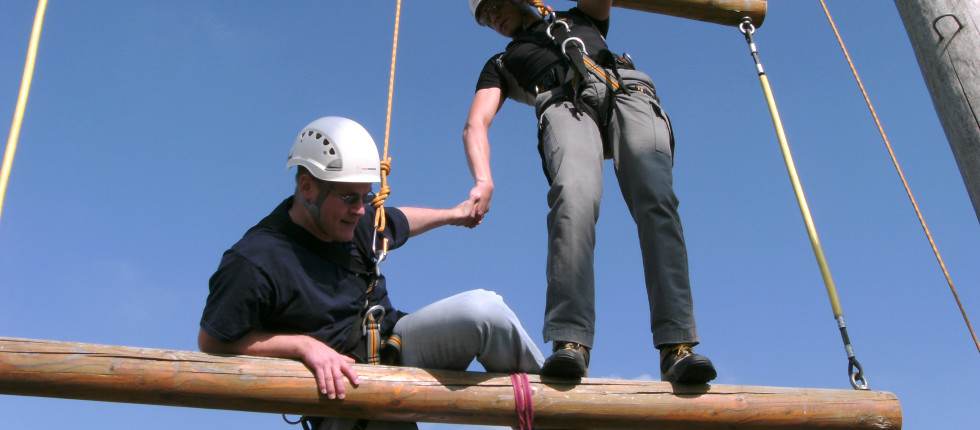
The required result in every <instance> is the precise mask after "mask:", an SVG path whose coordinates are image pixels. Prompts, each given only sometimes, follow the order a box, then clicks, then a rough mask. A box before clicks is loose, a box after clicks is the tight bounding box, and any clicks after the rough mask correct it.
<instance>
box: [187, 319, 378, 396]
mask: <svg viewBox="0 0 980 430" xmlns="http://www.w3.org/2000/svg"><path fill="white" fill-rule="evenodd" d="M197 347H198V348H199V349H200V350H201V351H203V352H207V353H212V354H244V355H257V356H261V357H274V358H292V359H299V360H302V361H303V363H304V364H306V366H307V367H309V368H310V370H311V371H313V375H314V376H316V385H317V388H318V389H319V390H320V393H322V394H326V395H327V397H329V398H331V399H334V398H339V399H343V398H344V396H345V394H346V392H347V389H346V387H345V384H344V379H345V378H346V379H348V380H350V383H351V385H354V386H357V385H358V384H360V380H359V379H358V377H357V372H355V371H354V368H353V367H351V364H353V363H354V359H353V358H350V357H348V356H346V355H343V354H341V353H339V352H337V351H336V350H335V349H333V348H331V347H329V346H327V345H326V344H324V343H323V342H320V341H319V340H316V339H314V338H312V337H309V336H306V335H299V334H296V335H289V334H272V333H264V332H258V331H253V332H250V333H248V334H246V335H245V337H243V338H241V339H239V340H237V341H235V342H232V343H227V342H222V341H220V340H218V339H215V338H214V337H213V336H211V335H209V334H208V333H207V332H205V331H204V330H203V329H202V330H200V332H199V333H198V335H197Z"/></svg>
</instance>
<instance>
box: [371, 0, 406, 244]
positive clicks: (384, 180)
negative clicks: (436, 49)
mask: <svg viewBox="0 0 980 430" xmlns="http://www.w3.org/2000/svg"><path fill="white" fill-rule="evenodd" d="M401 14H402V1H401V0H398V2H397V5H396V7H395V36H394V40H393V41H392V43H391V73H390V75H389V77H388V111H387V114H386V115H385V146H384V155H382V156H381V189H379V190H378V193H377V196H376V197H375V198H374V201H373V202H372V205H374V208H375V209H376V210H377V212H375V214H374V226H375V227H376V228H377V229H378V232H382V231H384V229H385V207H384V204H385V199H387V198H388V195H389V194H391V188H389V187H388V173H389V172H391V157H389V156H388V138H389V136H390V132H391V99H392V97H393V95H394V93H395V60H396V59H397V58H398V26H399V23H400V20H401ZM384 252H385V253H387V252H388V238H385V239H384Z"/></svg>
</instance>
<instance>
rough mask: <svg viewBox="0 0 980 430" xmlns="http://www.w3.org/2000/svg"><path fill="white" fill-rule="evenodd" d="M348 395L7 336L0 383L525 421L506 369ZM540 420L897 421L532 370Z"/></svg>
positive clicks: (57, 390) (391, 379)
mask: <svg viewBox="0 0 980 430" xmlns="http://www.w3.org/2000/svg"><path fill="white" fill-rule="evenodd" d="M356 370H357V372H358V375H359V376H360V379H361V384H360V385H359V386H358V387H357V388H349V389H348V392H347V398H346V399H344V400H329V399H327V398H326V396H321V395H320V394H319V393H318V392H317V390H316V383H315V381H314V379H313V376H312V375H311V373H310V371H309V370H308V369H307V368H306V367H305V366H303V365H302V364H301V363H299V362H297V361H293V360H281V359H270V358H261V357H247V356H218V355H210V354H204V353H199V352H188V351H171V350H159V349H145V348H133V347H122V346H107V345H95V344H83V343H71V342H56V341H44V340H32V339H16V338H3V337H0V394H13V395H22V396H40V397H58V398H66V399H80V400H96V401H106V402H124V403H141V404H153V405H166V406H182V407H194V408H211V409H228V410H240V411H254V412H270V413H287V414H295V415H301V414H302V415H322V416H336V417H349V418H355V417H356V418H371V419H385V420H400V421H427V422H437V423H455V424H482V425H499V426H515V425H518V418H517V413H516V411H515V401H514V391H513V387H512V386H511V381H510V378H509V377H508V376H507V375H502V374H488V373H474V372H454V371H436V370H423V369H417V368H407V367H387V366H368V365H356ZM530 381H531V387H532V390H533V393H534V394H533V399H534V417H535V426H536V427H537V426H541V427H545V428H616V429H631V428H635V429H641V428H642V429H648V428H657V429H695V428H697V429H771V428H790V427H791V428H820V429H899V428H901V426H902V415H901V406H900V405H899V402H898V399H897V398H896V397H895V396H894V395H893V394H891V393H887V392H875V391H852V390H830V389H797V388H773V387H749V386H738V385H711V386H709V385H688V386H684V385H674V386H672V385H671V384H669V383H665V382H649V381H627V380H613V379H598V378H586V379H583V380H581V381H579V382H578V383H573V381H570V380H565V379H549V378H541V377H538V376H536V375H530Z"/></svg>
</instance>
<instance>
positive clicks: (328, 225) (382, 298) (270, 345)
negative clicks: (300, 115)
mask: <svg viewBox="0 0 980 430" xmlns="http://www.w3.org/2000/svg"><path fill="white" fill-rule="evenodd" d="M286 165H287V167H293V166H296V167H297V172H296V190H295V193H294V195H292V196H290V197H289V198H287V199H285V200H284V201H283V202H282V203H280V204H279V206H278V207H276V208H275V209H274V210H273V211H272V213H271V214H270V215H269V216H267V217H265V218H264V219H263V220H262V221H261V222H259V223H258V224H257V225H256V226H254V227H252V228H251V229H249V230H248V231H247V232H246V233H245V235H244V236H243V237H242V239H241V240H239V241H238V243H236V244H235V245H234V246H232V247H231V249H229V250H228V251H226V252H225V253H224V256H223V257H222V259H221V263H220V264H219V266H218V269H217V271H216V272H215V273H214V275H213V276H212V277H211V280H210V292H209V294H208V298H207V303H206V304H205V307H204V312H203V316H202V317H201V329H200V332H199V334H198V346H199V348H200V349H201V351H204V352H209V353H225V354H248V355H259V356H267V357H279V358H292V359H297V360H301V361H302V362H303V363H305V364H306V366H307V367H309V368H310V370H311V371H312V372H313V374H314V375H315V377H316V384H317V387H318V389H319V391H320V392H321V393H322V394H323V395H326V396H327V397H328V398H330V399H335V398H337V399H343V398H344V396H345V394H346V386H345V384H346V383H347V382H348V381H349V382H350V384H351V385H352V386H355V387H356V386H357V385H358V383H359V380H358V376H357V373H356V372H355V370H354V368H353V367H352V366H351V363H354V362H362V363H363V362H373V363H376V362H379V361H380V362H381V363H383V364H400V365H404V366H415V367H425V368H439V369H453V370H465V369H466V368H467V367H468V366H469V364H470V363H471V362H472V361H473V359H476V360H477V361H479V362H480V363H481V364H482V365H483V367H484V368H485V369H486V370H487V371H489V372H510V373H513V372H527V373H537V372H538V371H539V370H540V366H541V362H542V360H543V356H542V355H541V352H540V351H538V349H537V347H536V346H535V345H534V342H533V340H531V338H530V337H529V336H528V335H527V333H526V332H525V331H524V329H523V328H522V327H521V324H520V322H519V321H518V319H517V317H516V316H515V315H514V313H513V312H512V311H511V310H510V308H508V307H507V305H506V304H504V301H503V299H501V297H500V296H498V295H497V294H495V293H492V292H489V291H484V290H473V291H468V292H464V293H461V294H458V295H455V296H452V297H449V298H447V299H443V300H441V301H438V302H436V303H433V304H431V305H428V306H426V307H423V308H422V309H420V310H418V311H416V312H414V313H411V314H405V313H404V312H401V311H398V310H396V309H395V308H394V307H393V306H392V304H391V301H390V300H389V297H388V290H387V287H386V282H385V277H384V276H382V275H380V273H379V272H377V271H376V263H374V258H375V257H376V254H375V252H374V251H373V250H374V249H375V246H376V247H377V249H382V248H381V247H382V246H383V245H382V243H381V236H383V237H384V238H387V240H388V243H389V248H390V249H396V248H399V247H401V246H402V245H403V244H404V243H405V241H406V240H407V239H408V238H409V237H411V236H415V235H418V234H421V233H424V232H426V231H428V230H431V229H433V228H437V227H440V226H444V225H466V226H468V227H471V228H472V227H473V226H475V223H472V222H470V223H468V222H469V221H468V220H470V218H469V212H470V207H471V206H472V203H471V202H469V201H467V202H463V203H461V204H460V205H458V206H456V207H454V208H451V209H427V208H411V207H405V208H398V209H396V208H389V209H387V210H386V211H385V219H386V226H385V229H384V231H383V232H382V233H378V236H379V237H378V238H377V240H376V239H375V233H376V229H375V228H374V214H375V209H374V208H373V207H371V206H369V205H368V203H370V202H371V201H372V200H373V198H374V194H373V193H372V192H371V187H372V183H375V182H379V181H380V162H379V158H378V149H377V147H376V146H375V143H374V141H373V140H372V139H371V136H370V135H369V134H368V132H367V131H366V130H364V128H363V127H361V126H360V125H359V124H357V123H356V122H354V121H351V120H349V119H345V118H339V117H325V118H320V119H318V120H316V121H314V122H312V123H311V124H310V125H308V126H307V127H306V128H304V129H303V130H302V132H301V133H300V135H299V137H297V138H296V140H295V143H294V144H293V148H292V151H290V154H289V160H288V161H287V164H286ZM399 347H400V348H399ZM313 420H314V425H315V428H320V429H343V430H349V429H351V428H353V427H354V425H355V424H358V423H356V422H355V421H356V420H350V419H319V418H314V419H313ZM319 421H322V422H320V423H316V422H319ZM360 424H366V425H367V429H369V430H371V429H414V428H417V427H416V426H415V424H414V423H402V422H383V421H370V422H367V423H364V422H360ZM361 428H363V427H361Z"/></svg>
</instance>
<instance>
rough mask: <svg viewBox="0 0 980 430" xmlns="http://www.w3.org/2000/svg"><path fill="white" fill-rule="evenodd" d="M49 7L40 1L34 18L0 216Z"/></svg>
mask: <svg viewBox="0 0 980 430" xmlns="http://www.w3.org/2000/svg"><path fill="white" fill-rule="evenodd" d="M47 7H48V0H40V1H39V2H38V3H37V14H36V15H35V16H34V30H33V31H31V42H30V45H29V46H28V48H27V62H26V64H25V65H24V77H23V78H22V79H21V83H20V95H18V96H17V108H16V110H15V111H14V121H13V124H11V125H10V136H9V137H8V138H7V150H6V151H5V152H4V155H3V167H2V168H0V215H2V214H3V199H4V196H6V194H7V181H8V180H9V179H10V170H11V168H13V165H14V153H15V152H16V151H17V139H18V138H19V137H20V126H21V123H23V121H24V109H25V108H26V107H27V94H28V93H30V92H31V79H32V78H33V76H34V61H35V59H36V58H37V45H38V43H39V42H40V40H41V25H42V24H43V23H44V11H45V10H46V9H47Z"/></svg>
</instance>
